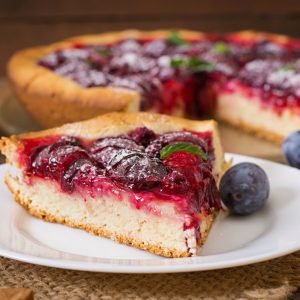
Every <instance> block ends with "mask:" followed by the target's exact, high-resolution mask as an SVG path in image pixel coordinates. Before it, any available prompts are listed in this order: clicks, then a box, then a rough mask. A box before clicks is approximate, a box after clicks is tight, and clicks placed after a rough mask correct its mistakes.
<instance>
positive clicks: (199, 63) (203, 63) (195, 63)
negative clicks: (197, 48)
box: [187, 56, 215, 71]
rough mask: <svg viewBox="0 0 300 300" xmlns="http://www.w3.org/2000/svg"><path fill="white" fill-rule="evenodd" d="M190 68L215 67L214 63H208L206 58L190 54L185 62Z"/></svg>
mask: <svg viewBox="0 0 300 300" xmlns="http://www.w3.org/2000/svg"><path fill="white" fill-rule="evenodd" d="M187 65H188V67H189V68H190V69H193V70H194V71H212V70H214V68H215V65H214V64H212V63H210V62H209V61H207V60H203V59H199V58H198V57H195V56H192V57H190V59H189V60H188V63H187Z"/></svg>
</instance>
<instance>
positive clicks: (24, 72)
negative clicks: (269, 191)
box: [8, 30, 300, 142]
mask: <svg viewBox="0 0 300 300" xmlns="http://www.w3.org/2000/svg"><path fill="white" fill-rule="evenodd" d="M299 59H300V41H299V40H296V39H291V38H288V37H286V36H280V35H275V34H267V33H259V32H253V31H244V32H238V33H232V34H227V35H221V34H206V33H199V32H191V31H184V30H181V31H177V32H173V31H169V30H164V31H153V32H141V31H124V32H114V33H105V34H98V35H87V36H81V37H75V38H72V39H69V40H66V41H63V42H60V43H56V44H52V45H50V46H45V47H38V48H31V49H27V50H23V51H20V52H18V53H16V54H15V55H14V56H13V57H12V59H11V60H10V62H9V65H8V75H9V77H10V79H11V81H12V83H13V86H14V88H15V90H16V93H17V95H18V96H19V98H20V99H21V101H22V102H23V103H24V105H25V107H26V108H27V109H28V111H29V112H30V113H31V114H32V115H33V116H34V118H35V119H36V120H38V121H39V122H40V123H41V124H43V125H44V126H46V127H52V126H56V125H60V124H63V123H66V122H73V121H79V120H84V119H88V118H90V117H93V116H96V115H99V114H103V113H106V112H111V111H127V112H132V111H139V110H142V111H152V112H160V113H165V114H171V115H180V116H183V115H185V116H190V117H199V116H203V115H207V114H208V115H211V116H215V118H216V119H218V120H224V121H226V122H229V123H231V124H233V125H236V126H238V127H241V128H244V129H246V130H249V131H253V132H255V133H257V134H259V135H261V136H264V137H266V138H268V139H272V140H274V141H278V142H281V141H282V139H283V138H284V137H285V136H286V135H287V134H288V133H290V132H291V131H294V130H296V129H299V128H300V61H299Z"/></svg>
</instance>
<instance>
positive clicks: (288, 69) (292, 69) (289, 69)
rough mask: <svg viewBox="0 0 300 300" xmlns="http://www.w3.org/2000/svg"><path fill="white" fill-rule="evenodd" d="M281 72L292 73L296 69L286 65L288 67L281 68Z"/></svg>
mask: <svg viewBox="0 0 300 300" xmlns="http://www.w3.org/2000/svg"><path fill="white" fill-rule="evenodd" d="M281 70H283V71H287V72H290V71H295V68H294V67H293V66H290V65H286V66H283V67H282V68H281Z"/></svg>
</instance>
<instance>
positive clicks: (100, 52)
mask: <svg viewBox="0 0 300 300" xmlns="http://www.w3.org/2000/svg"><path fill="white" fill-rule="evenodd" d="M97 53H99V54H100V55H102V56H104V57H107V56H109V55H110V54H111V53H110V51H109V49H98V50H97Z"/></svg>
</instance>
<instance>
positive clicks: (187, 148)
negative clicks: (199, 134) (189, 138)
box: [160, 143, 208, 160]
mask: <svg viewBox="0 0 300 300" xmlns="http://www.w3.org/2000/svg"><path fill="white" fill-rule="evenodd" d="M175 152H190V153H193V154H196V155H198V156H200V157H201V158H202V159H203V160H207V159H208V157H207V154H206V153H205V152H204V151H203V150H202V149H201V148H199V147H198V146H196V145H193V144H190V143H174V144H169V145H167V146H165V147H163V148H162V149H161V150H160V158H161V159H165V158H167V157H169V156H170V155H172V154H173V153H175Z"/></svg>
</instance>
